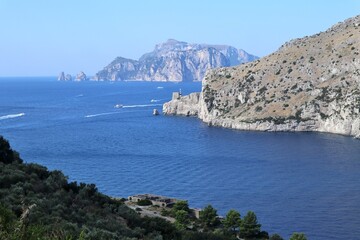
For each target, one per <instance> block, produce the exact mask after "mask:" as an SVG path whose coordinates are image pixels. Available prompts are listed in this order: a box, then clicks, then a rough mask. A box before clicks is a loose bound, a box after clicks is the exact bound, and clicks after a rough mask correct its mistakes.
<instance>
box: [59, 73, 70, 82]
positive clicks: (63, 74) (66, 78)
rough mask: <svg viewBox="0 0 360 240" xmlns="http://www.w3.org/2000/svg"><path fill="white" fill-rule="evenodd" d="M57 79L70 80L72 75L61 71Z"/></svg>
mask: <svg viewBox="0 0 360 240" xmlns="http://www.w3.org/2000/svg"><path fill="white" fill-rule="evenodd" d="M57 80H58V81H71V80H72V77H71V75H70V74H65V73H64V72H61V73H60V74H59V76H58V78H57Z"/></svg>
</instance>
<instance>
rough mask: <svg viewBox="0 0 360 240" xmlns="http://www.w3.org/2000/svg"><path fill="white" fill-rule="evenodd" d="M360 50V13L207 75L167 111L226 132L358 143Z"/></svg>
mask: <svg viewBox="0 0 360 240" xmlns="http://www.w3.org/2000/svg"><path fill="white" fill-rule="evenodd" d="M359 53H360V15H359V16H356V17H354V18H350V19H348V20H345V21H344V22H341V23H338V24H336V25H334V26H333V27H331V28H329V29H328V30H326V31H325V32H320V33H318V34H315V35H313V36H310V37H304V38H299V39H294V40H292V41H290V42H287V43H285V44H284V45H282V46H281V47H280V48H279V49H278V50H277V51H276V52H274V53H272V54H270V55H268V56H265V57H263V58H261V59H259V60H257V61H254V62H251V63H246V64H242V65H239V66H237V67H225V68H217V69H213V70H209V71H208V72H207V74H206V76H205V78H204V79H203V82H202V91H201V93H195V94H190V95H189V96H183V97H173V100H172V101H170V102H168V103H165V104H164V106H163V112H164V113H165V114H179V115H195V116H198V117H199V118H200V119H202V120H203V121H204V122H207V123H208V124H209V125H214V126H222V127H226V128H234V129H242V130H260V131H318V132H330V133H337V134H344V135H351V136H355V137H358V138H359V137H360V114H359V112H360V57H359Z"/></svg>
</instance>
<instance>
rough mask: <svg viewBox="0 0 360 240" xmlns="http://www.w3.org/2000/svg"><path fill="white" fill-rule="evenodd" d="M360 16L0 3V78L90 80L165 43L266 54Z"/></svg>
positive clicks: (281, 3) (211, 1)
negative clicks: (74, 77)
mask: <svg viewBox="0 0 360 240" xmlns="http://www.w3.org/2000/svg"><path fill="white" fill-rule="evenodd" d="M357 14H360V0H272V1H270V0H247V1H243V0H221V1H216V0H206V1H205V0H181V1H180V0H178V1H171V0H127V1H125V0H123V1H122V0H114V1H111V0H108V1H106V0H101V1H100V0H98V1H95V0H31V1H30V0H22V1H20V0H0V29H1V35H0V37H1V38H0V39H1V40H0V41H1V42H0V43H1V44H0V76H56V75H58V73H59V72H60V71H65V72H66V73H71V74H75V73H77V72H79V71H81V70H82V71H85V73H87V74H88V75H93V74H94V73H96V72H97V71H98V70H101V69H102V68H103V67H104V66H105V65H107V64H108V63H109V62H110V61H112V60H113V59H114V58H115V57H116V56H122V57H127V58H133V59H138V58H139V57H140V56H141V55H142V54H143V53H145V52H150V51H152V50H153V48H154V45H155V44H157V43H160V42H164V41H166V40H167V39H169V38H174V39H177V40H181V41H186V42H191V43H210V44H227V45H232V46H234V47H237V48H242V49H244V50H245V51H247V52H249V53H252V54H255V55H258V56H264V55H267V54H269V53H271V52H273V51H275V50H276V49H278V48H279V47H280V45H282V44H283V43H284V42H286V41H288V40H290V39H292V38H297V37H303V36H305V35H311V34H315V33H317V32H320V31H325V30H326V29H327V28H329V27H330V26H332V25H333V24H335V23H337V22H339V21H343V20H345V19H346V18H349V17H352V16H355V15H357Z"/></svg>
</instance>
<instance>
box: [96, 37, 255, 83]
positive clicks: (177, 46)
mask: <svg viewBox="0 0 360 240" xmlns="http://www.w3.org/2000/svg"><path fill="white" fill-rule="evenodd" d="M256 59H258V57H256V56H254V55H251V54H248V53H247V52H245V51H244V50H242V49H236V48H234V47H231V46H226V45H209V44H190V43H187V42H181V41H177V40H174V39H169V40H168V41H167V42H165V43H161V44H158V45H156V46H155V49H154V51H152V52H150V53H146V54H144V55H143V56H142V57H140V59H139V60H133V59H127V58H123V57H117V58H116V59H115V60H114V61H112V62H111V63H110V64H109V65H107V66H106V67H105V68H104V69H103V70H101V71H99V72H98V73H97V74H96V75H95V77H94V79H93V80H97V81H104V80H109V81H121V80H142V81H177V82H178V81H201V80H202V78H203V77H204V74H205V72H206V70H207V69H210V68H215V67H226V66H234V65H238V64H241V63H245V62H249V61H253V60H256Z"/></svg>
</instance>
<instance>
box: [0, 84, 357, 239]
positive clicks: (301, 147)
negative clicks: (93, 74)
mask: <svg viewBox="0 0 360 240" xmlns="http://www.w3.org/2000/svg"><path fill="white" fill-rule="evenodd" d="M180 89H181V91H182V93H183V94H188V93H190V92H194V91H200V89H201V84H200V83H178V84H175V83H166V82H115V83H110V82H80V83H79V82H58V81H55V78H1V79H0V134H1V135H3V136H4V137H5V138H7V139H8V140H9V141H10V143H11V145H12V147H13V148H14V149H16V150H17V151H19V152H20V154H21V157H22V158H23V159H24V160H25V161H26V162H35V163H39V164H42V165H45V166H47V167H48V168H49V169H59V170H61V171H63V172H64V173H65V174H66V175H67V176H69V180H71V181H78V182H87V183H95V184H96V185H97V186H98V189H99V190H100V191H101V192H103V193H105V194H109V195H112V196H118V197H127V196H128V195H132V194H138V193H154V194H161V195H166V196H170V197H176V198H180V199H186V200H188V201H189V203H190V205H191V206H192V207H200V208H201V207H204V206H206V205H207V204H212V205H213V206H214V207H215V208H216V209H218V212H219V214H220V215H225V214H226V212H227V211H228V210H229V209H236V210H238V211H240V213H241V214H242V216H244V215H245V214H246V212H247V211H249V210H252V211H255V213H256V214H257V216H258V219H259V221H260V223H262V225H263V226H262V229H264V230H266V231H269V232H270V233H275V232H276V233H279V234H281V235H282V236H283V237H285V238H288V237H289V236H290V235H291V233H292V232H295V231H297V232H304V233H306V235H307V236H308V237H309V239H320V240H322V239H324V240H325V239H356V238H357V236H359V235H360V228H359V227H358V226H359V225H360V182H359V180H358V176H359V173H360V141H359V140H355V139H353V138H351V137H346V136H340V135H334V134H322V133H267V132H246V131H235V130H230V129H222V128H215V127H208V126H207V125H206V124H204V123H202V122H201V121H199V120H198V119H196V118H191V117H190V118H189V117H176V116H163V115H159V116H153V115H152V110H153V109H154V108H156V109H158V110H159V111H161V108H162V106H161V105H162V104H163V103H164V102H165V101H168V100H170V98H171V93H172V92H173V91H179V90H180ZM116 104H121V105H123V107H122V108H114V106H115V105H116Z"/></svg>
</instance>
